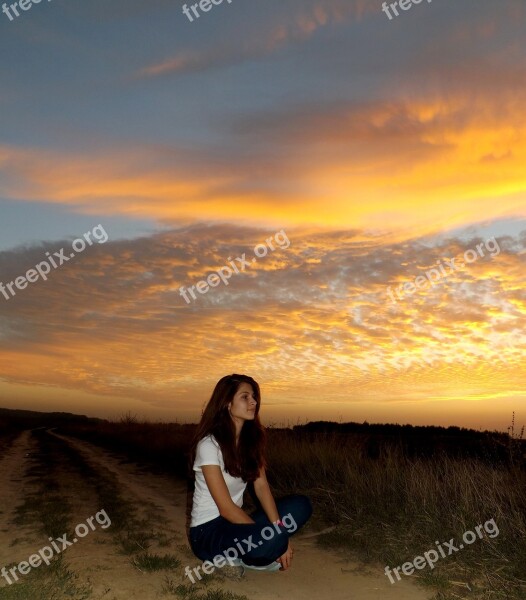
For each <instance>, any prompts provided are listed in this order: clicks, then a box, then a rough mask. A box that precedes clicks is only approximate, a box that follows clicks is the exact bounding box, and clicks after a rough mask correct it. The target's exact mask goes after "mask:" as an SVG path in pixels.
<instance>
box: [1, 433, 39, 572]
mask: <svg viewBox="0 0 526 600" xmlns="http://www.w3.org/2000/svg"><path fill="white" fill-rule="evenodd" d="M34 449H35V442H34V441H33V440H32V439H31V432H30V431H24V432H23V433H21V434H20V435H19V436H18V437H17V438H16V439H15V440H14V442H13V443H12V444H11V446H10V447H9V448H8V449H7V450H6V451H5V453H4V454H3V456H2V457H1V458H0V568H1V567H2V566H3V565H6V564H8V563H9V562H10V561H11V560H12V554H13V550H12V544H13V542H15V541H16V542H17V546H18V544H19V547H20V548H21V549H22V551H23V550H26V549H27V550H28V551H29V550H31V549H32V548H33V547H34V546H33V545H32V544H34V541H35V536H34V535H33V531H32V528H28V527H21V526H16V525H14V524H13V520H14V518H15V516H16V507H17V506H18V505H19V504H20V502H21V499H23V498H24V497H25V495H26V493H27V482H26V481H25V472H26V467H27V463H28V456H29V454H30V453H31V452H33V451H34Z"/></svg>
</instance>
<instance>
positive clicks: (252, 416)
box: [188, 375, 312, 571]
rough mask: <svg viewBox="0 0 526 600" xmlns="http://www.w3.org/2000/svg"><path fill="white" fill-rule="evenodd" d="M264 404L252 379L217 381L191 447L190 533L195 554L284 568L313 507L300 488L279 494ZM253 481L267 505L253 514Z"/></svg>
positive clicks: (220, 561)
mask: <svg viewBox="0 0 526 600" xmlns="http://www.w3.org/2000/svg"><path fill="white" fill-rule="evenodd" d="M260 405H261V396H260V390H259V385H258V384H257V382H256V381H255V380H254V379H252V377H248V376H247V375H227V376H226V377H223V378H222V379H220V380H219V381H218V383H217V384H216V386H215V389H214V391H213V393H212V396H211V398H210V400H209V401H208V404H207V405H206V408H205V410H204V412H203V416H202V417H201V421H200V423H199V425H198V427H197V431H196V434H195V436H194V440H193V444H192V448H191V451H190V465H191V466H192V469H193V471H195V488H194V494H193V503H192V516H191V522H190V529H189V536H188V537H189V542H190V546H191V548H192V551H193V552H194V554H195V555H196V556H197V557H198V558H200V559H201V560H203V561H205V560H209V561H212V562H214V559H216V561H215V562H214V565H216V566H218V567H219V566H223V565H224V564H225V558H226V559H227V562H228V563H229V564H231V565H237V566H243V567H246V568H251V569H257V570H268V571H275V570H278V569H279V570H281V571H284V570H286V569H288V568H289V567H290V565H291V563H292V558H293V556H294V550H293V548H292V546H291V544H290V540H289V538H290V536H291V535H293V534H294V533H296V532H297V531H298V530H299V529H300V528H301V527H303V525H305V523H306V522H307V521H308V520H309V518H310V516H311V514H312V505H311V502H310V500H309V498H308V497H307V496H303V495H299V494H292V495H289V496H285V497H283V498H280V499H278V500H277V501H275V500H274V498H273V496H272V492H271V491H270V487H269V484H268V481H267V477H266V472H265V469H266V461H265V456H264V451H265V439H266V436H265V430H264V428H263V425H262V424H261V422H260V420H259V409H260ZM190 465H189V466H190ZM249 481H251V482H253V483H254V491H255V493H256V496H257V498H258V500H259V502H260V504H261V507H262V508H260V509H258V510H256V511H255V512H254V513H252V514H251V515H248V514H247V513H246V512H245V511H244V510H243V509H242V506H243V494H244V491H245V488H246V486H247V483H248V482H249ZM221 557H223V558H221Z"/></svg>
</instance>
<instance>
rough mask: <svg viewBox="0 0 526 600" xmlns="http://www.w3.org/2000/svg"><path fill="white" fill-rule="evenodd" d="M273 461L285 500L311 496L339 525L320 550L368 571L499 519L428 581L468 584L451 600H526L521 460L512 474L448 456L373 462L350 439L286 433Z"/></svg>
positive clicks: (512, 465)
mask: <svg viewBox="0 0 526 600" xmlns="http://www.w3.org/2000/svg"><path fill="white" fill-rule="evenodd" d="M269 459H270V464H271V469H270V470H269V479H270V481H271V484H272V487H273V489H274V490H275V491H276V493H277V494H285V493H290V492H293V491H296V492H301V493H306V494H308V495H309V496H311V498H312V500H313V504H314V507H315V511H317V512H318V516H319V517H320V518H322V519H323V520H324V521H325V522H326V523H327V524H334V525H337V526H338V527H337V528H336V529H335V530H333V531H331V532H330V533H328V534H326V535H322V536H320V539H319V541H320V543H321V544H324V545H328V546H339V547H343V548H347V549H349V550H351V551H352V552H353V553H354V554H357V555H358V556H359V557H360V558H362V559H363V560H364V561H367V562H374V563H379V564H380V565H384V566H387V565H390V566H391V567H395V566H399V565H402V564H403V563H404V562H407V561H412V560H413V559H414V558H415V556H421V555H422V554H423V553H424V552H425V551H427V550H429V549H436V545H435V542H436V541H439V542H444V541H449V540H450V539H451V538H454V540H456V541H457V542H458V541H461V540H462V535H463V533H464V532H466V531H467V530H474V527H475V526H477V525H479V524H483V523H485V522H487V521H489V520H490V519H494V520H495V522H496V523H497V526H498V528H499V535H498V536H497V537H495V538H490V537H488V536H485V537H484V539H482V540H478V541H477V542H475V543H474V544H473V545H471V546H467V547H465V548H464V549H463V550H461V551H459V552H458V553H456V554H454V556H451V557H446V558H445V559H442V560H441V561H440V563H439V564H437V566H436V568H435V569H434V570H433V571H431V570H430V569H427V570H426V571H421V572H420V574H421V575H422V576H423V578H424V579H429V580H432V581H433V582H434V583H437V582H440V581H446V582H447V581H455V582H456V584H455V585H456V586H457V587H458V585H459V584H463V585H462V586H461V587H460V590H458V589H455V592H449V594H450V595H447V594H448V592H447V591H443V592H441V593H442V595H441V596H440V597H442V598H448V597H451V598H453V597H459V595H458V594H459V593H460V592H461V591H462V590H467V591H470V590H471V592H470V593H472V594H473V593H478V594H479V596H477V597H484V598H524V597H526V470H525V469H524V468H523V465H522V468H521V464H520V463H519V461H518V460H517V458H516V455H515V454H514V455H513V459H514V460H511V461H510V462H509V463H508V464H507V465H504V464H502V463H499V464H491V462H488V461H485V460H481V459H473V458H451V457H449V456H447V455H445V454H442V455H438V456H435V457H433V458H432V459H422V458H408V457H407V456H404V454H403V453H402V451H401V450H400V449H398V448H396V447H393V446H387V447H385V448H384V449H383V450H382V451H381V452H380V455H379V456H378V457H377V458H370V457H369V456H367V453H366V452H365V449H364V446H363V444H362V445H360V444H359V443H357V442H356V440H355V439H352V438H345V437H343V436H341V435H328V436H327V435H326V436H299V435H296V436H290V435H279V434H278V435H273V436H272V443H271V444H269ZM488 528H489V527H488ZM382 570H383V569H382ZM444 587H445V588H446V589H447V588H448V587H451V586H447V585H446V586H444ZM453 594H456V595H453ZM472 597H474V596H472Z"/></svg>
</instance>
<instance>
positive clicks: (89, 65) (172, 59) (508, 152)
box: [0, 0, 526, 431]
mask: <svg viewBox="0 0 526 600" xmlns="http://www.w3.org/2000/svg"><path fill="white" fill-rule="evenodd" d="M189 4H190V6H191V5H192V4H193V3H189ZM389 4H391V3H389ZM183 5H184V3H183V2H181V1H179V0H148V2H146V1H145V0H104V1H103V0H90V1H89V2H86V1H84V2H83V1H81V0H53V1H52V2H49V1H48V2H46V1H42V2H40V3H37V4H30V5H29V6H28V7H27V9H26V10H21V9H20V8H18V9H17V7H16V5H15V8H14V9H13V7H12V5H11V4H5V5H4V8H5V11H4V12H0V55H1V56H2V57H3V60H2V67H1V69H0V109H1V115H2V116H1V120H0V282H1V286H0V406H3V407H8V408H24V409H32V410H64V411H68V412H75V413H82V414H88V415H91V416H100V417H107V418H119V417H120V416H123V415H124V414H126V413H132V414H135V415H137V416H138V417H139V418H145V419H150V420H162V421H168V420H175V419H177V420H178V421H179V422H196V421H197V420H198V419H199V417H200V415H201V412H202V410H203V408H204V406H205V404H206V402H207V400H208V399H209V398H210V395H211V392H212V390H213V387H214V385H215V383H216V382H217V381H218V380H219V379H220V378H221V377H222V376H224V375H226V374H230V373H246V374H248V375H251V376H252V377H254V379H256V380H257V381H258V382H259V384H260V386H261V390H262V407H261V413H260V415H261V418H262V421H263V422H264V423H265V424H267V425H270V424H275V425H277V424H285V425H293V424H297V423H304V422H307V421H309V420H320V419H323V420H335V421H358V422H362V421H368V422H371V423H372V422H377V423H385V422H390V423H396V422H398V423H412V424H414V425H421V424H424V425H426V424H436V425H445V426H448V425H460V426H464V427H472V428H475V429H479V428H482V429H490V430H493V429H498V430H503V431H504V430H506V428H507V426H509V425H510V424H511V419H512V414H513V412H515V413H516V422H517V423H519V425H520V424H522V423H525V422H526V410H525V405H526V404H525V403H526V377H525V375H526V269H525V266H526V174H525V169H524V165H525V163H526V121H525V115H526V112H525V110H524V107H525V101H526V39H525V38H524V31H525V25H526V5H525V4H524V2H523V0H499V2H498V3H497V2H495V0H462V1H459V0H434V1H433V2H429V1H428V2H425V1H424V2H421V3H420V4H409V7H408V8H407V10H402V9H401V8H400V7H399V6H398V8H397V5H394V8H393V7H392V6H391V8H389V6H388V5H385V6H386V10H382V2H381V1H380V0H265V2H262V1H259V2H257V1H256V0H232V1H231V2H228V0H224V1H223V2H222V3H220V4H219V5H210V4H208V7H209V8H210V10H208V11H204V10H200V7H199V5H197V6H196V11H197V12H198V14H199V17H197V16H195V13H192V12H190V13H189V14H190V16H191V17H192V20H190V18H188V17H187V16H185V14H184V13H183ZM26 6H27V5H26ZM194 6H195V4H194ZM204 6H205V8H206V6H207V3H206V2H205V4H204ZM15 11H16V12H17V13H18V16H16V12H15ZM396 12H398V16H396V14H395V13H396ZM192 15H193V16H192ZM37 265H39V266H40V269H39V270H38V269H36V266H37ZM16 281H18V283H16ZM200 282H202V283H200ZM9 285H10V287H9ZM2 286H3V287H2Z"/></svg>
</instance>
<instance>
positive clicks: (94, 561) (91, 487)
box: [0, 432, 433, 600]
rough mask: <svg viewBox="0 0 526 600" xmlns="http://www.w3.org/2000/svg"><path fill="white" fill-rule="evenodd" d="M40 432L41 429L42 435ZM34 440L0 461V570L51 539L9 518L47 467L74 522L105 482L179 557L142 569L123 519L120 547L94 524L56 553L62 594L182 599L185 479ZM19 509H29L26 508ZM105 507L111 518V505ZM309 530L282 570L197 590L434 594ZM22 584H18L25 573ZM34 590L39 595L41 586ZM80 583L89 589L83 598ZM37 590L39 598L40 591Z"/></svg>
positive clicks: (298, 596) (94, 451) (263, 595)
mask: <svg viewBox="0 0 526 600" xmlns="http://www.w3.org/2000/svg"><path fill="white" fill-rule="evenodd" d="M42 435H44V434H43V433H42V432H41V433H40V436H41V438H42ZM34 437H35V436H34V435H32V434H31V433H30V432H24V433H22V434H21V435H20V436H19V437H18V438H17V439H16V440H15V442H14V443H13V444H12V445H11V447H10V448H9V449H8V451H6V453H5V454H4V456H3V457H2V458H1V459H0V490H1V491H0V494H1V496H0V497H1V501H2V502H1V512H0V568H1V567H2V566H4V565H8V564H9V565H13V564H15V563H19V562H20V561H23V560H27V559H28V557H29V556H30V555H32V554H34V553H36V552H38V550H39V549H40V548H42V547H43V546H45V545H46V544H49V541H48V540H49V536H47V535H46V534H45V533H44V532H43V531H41V530H40V529H39V527H38V526H37V525H36V524H34V523H33V524H32V523H27V522H26V523H25V524H18V525H15V524H14V520H15V519H16V517H17V515H19V514H20V510H19V507H20V506H21V505H23V503H24V500H25V497H26V496H27V495H28V494H29V495H31V494H33V497H38V494H42V493H43V492H42V489H44V488H43V487H42V486H43V485H47V483H46V481H45V478H46V477H47V476H48V475H47V474H48V471H49V472H50V473H51V471H52V470H53V469H54V476H53V477H54V479H53V481H54V483H53V486H54V491H53V493H54V494H55V495H58V496H57V498H58V497H60V498H61V499H62V500H61V502H59V503H58V504H63V506H66V507H67V508H68V511H69V513H68V514H69V521H70V523H71V525H72V527H75V525H76V524H78V523H81V522H86V519H87V518H88V517H90V516H93V515H95V514H96V513H97V512H98V511H100V510H101V509H105V510H107V509H106V508H105V507H104V506H101V505H100V502H101V498H104V497H107V496H104V493H105V489H106V488H107V487H108V486H109V482H112V485H114V486H115V488H116V489H118V490H119V494H120V496H119V498H121V499H125V500H123V502H122V503H123V504H125V505H126V507H127V508H126V510H129V511H134V512H133V514H134V519H133V524H134V526H135V527H137V526H139V527H140V528H143V529H144V530H145V531H147V532H148V534H149V539H150V541H149V542H148V544H147V543H146V542H145V543H144V551H146V550H148V552H149V553H152V554H162V555H166V554H169V555H171V556H174V557H177V558H178V560H179V563H178V566H177V567H171V568H167V569H164V570H157V571H153V572H151V571H149V570H148V569H145V568H143V567H141V563H140V561H139V560H138V557H140V555H139V552H140V550H141V548H138V549H136V550H135V551H133V552H131V553H128V554H125V553H124V552H123V550H122V539H123V536H124V538H125V536H126V535H127V536H128V537H129V538H130V536H131V535H132V534H133V532H132V533H130V530H131V528H132V526H131V525H130V527H129V528H127V526H126V524H122V523H121V525H120V527H121V537H120V539H121V545H119V543H118V541H117V540H116V538H115V535H114V534H115V531H112V529H115V525H112V526H109V527H107V528H106V529H104V530H103V529H102V527H101V526H98V527H97V528H96V529H95V530H93V531H90V533H89V535H86V536H85V537H83V538H82V539H81V540H78V541H77V542H76V543H75V544H74V545H72V546H71V547H68V548H67V549H65V550H64V552H63V554H61V556H62V560H63V561H64V562H65V564H66V566H67V571H68V572H69V573H70V574H71V581H72V582H73V581H74V582H75V586H76V588H75V590H76V591H75V593H73V592H70V594H69V596H65V597H69V598H81V597H85V598H93V599H104V600H121V599H122V600H134V599H137V600H149V599H157V598H169V597H178V598H185V597H187V598H190V597H191V595H190V592H189V590H190V589H191V587H192V586H191V584H190V581H189V580H188V579H187V578H185V576H184V567H185V566H186V565H188V566H190V567H196V566H198V565H199V564H200V561H199V560H198V559H197V558H195V557H194V556H193V555H192V553H191V552H190V549H189V547H188V543H187V539H186V522H187V487H186V483H184V482H181V481H177V480H174V479H171V478H169V477H167V476H163V475H159V474H154V473H151V472H150V471H149V470H148V469H147V468H145V467H144V466H141V465H138V464H135V463H130V462H129V461H124V460H122V457H119V456H116V455H113V454H111V453H109V452H107V451H105V450H103V449H101V448H99V447H96V446H93V445H91V444H89V443H87V442H85V441H81V440H77V439H73V438H67V437H64V436H62V435H58V434H57V433H55V432H45V435H44V437H43V441H41V442H40V445H38V444H37V442H36V441H35V439H34ZM42 444H44V445H46V446H45V447H46V448H48V446H49V448H50V450H49V454H46V456H45V461H44V463H45V465H46V468H45V469H43V470H41V472H40V474H39V472H38V469H35V466H34V461H35V454H36V455H37V457H36V458H37V459H38V458H39V457H38V454H39V453H40V454H41V453H42V452H43V450H42V448H43V446H42ZM40 458H42V457H40ZM32 461H33V462H32ZM51 463H53V464H51ZM82 465H84V467H82ZM86 465H87V466H86ZM32 469H33V470H32ZM57 482H58V483H57ZM96 482H98V483H96ZM101 482H102V483H101ZM38 486H40V488H39V487H38ZM35 490H36V492H35ZM38 490H40V491H38ZM101 493H102V496H101ZM115 506H117V505H115ZM17 508H18V510H17ZM37 508H38V507H37ZM37 512H38V510H37ZM24 514H32V513H27V511H26V513H24ZM107 514H108V515H109V517H110V518H112V514H111V512H110V511H109V510H107ZM129 514H132V513H131V512H130V513H129ZM130 521H131V518H130ZM96 524H97V523H96ZM136 534H137V532H135V534H134V535H135V538H134V539H136V538H137V535H136ZM315 535H316V534H315V533H314V532H312V531H309V529H308V527H307V528H305V531H304V532H303V531H302V532H300V533H299V534H298V535H296V536H294V537H293V538H292V540H293V544H294V549H295V557H294V563H293V565H292V567H291V568H290V569H289V570H287V571H284V572H276V573H257V572H254V571H247V572H246V573H245V576H244V577H243V578H242V579H241V580H240V581H236V580H231V579H225V578H223V577H222V576H221V577H218V576H216V575H213V576H212V582H211V583H207V584H206V587H202V589H203V590H204V592H203V594H205V592H206V590H207V589H212V588H214V589H216V588H220V589H223V590H225V591H226V590H228V591H230V592H232V593H234V594H236V595H238V596H246V597H247V598H249V599H250V600H275V599H283V600H285V599H286V600H305V599H309V600H318V599H319V600H322V599H323V600H325V599H326V598H331V600H344V599H345V600H427V599H430V598H431V597H432V595H433V594H432V593H430V592H427V591H423V590H421V589H420V588H418V587H416V586H415V585H414V583H413V582H412V581H409V580H404V581H401V582H398V583H396V584H395V585H391V584H390V583H389V581H388V580H387V578H386V577H385V576H384V574H383V570H382V567H381V566H379V567H378V568H376V569H371V568H369V569H367V572H366V571H365V570H364V569H363V568H360V567H358V565H357V564H354V563H352V562H350V561H349V560H346V559H345V558H344V557H343V556H342V555H341V554H339V553H338V552H328V551H325V550H322V549H320V548H318V547H317V546H316V542H315ZM130 539H131V538H130ZM152 540H153V543H152ZM124 541H126V539H124ZM137 543H138V542H137ZM138 544H139V546H141V544H140V543H138ZM46 569H49V567H46V566H40V567H38V572H39V575H40V574H43V573H45V570H46ZM33 571H34V572H35V571H37V569H33ZM218 571H220V570H218ZM20 581H21V582H23V581H24V577H23V576H20ZM17 585H18V586H19V585H20V582H18V583H15V584H13V585H12V586H9V585H8V584H7V583H6V582H5V580H4V579H0V586H2V587H0V599H2V598H20V597H21V596H20V595H16V596H15V595H14V594H13V590H14V588H15V586H17ZM181 585H184V586H185V588H186V592H185V591H184V590H183V589H182V588H181V587H179V588H178V587H177V586H181ZM28 589H32V588H28ZM35 589H37V588H35ZM38 589H39V593H41V589H42V586H40V587H39V588H38ZM72 589H73V588H72ZM79 590H89V592H86V594H87V595H85V596H83V595H82V593H81V592H80V591H79ZM28 593H29V592H28ZM11 594H13V595H11ZM75 594H77V595H75ZM39 597H40V598H42V599H43V600H46V598H45V596H42V595H40V596H39ZM58 597H60V596H58ZM200 597H201V596H196V597H195V598H200ZM28 600H33V598H28Z"/></svg>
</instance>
